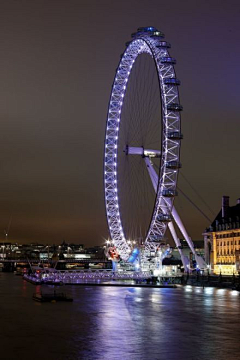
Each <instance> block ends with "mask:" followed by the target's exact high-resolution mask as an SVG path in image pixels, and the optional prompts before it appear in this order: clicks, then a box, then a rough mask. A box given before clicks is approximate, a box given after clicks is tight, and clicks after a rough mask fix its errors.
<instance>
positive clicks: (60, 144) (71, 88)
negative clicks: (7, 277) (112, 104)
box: [0, 0, 240, 246]
mask: <svg viewBox="0 0 240 360" xmlns="http://www.w3.org/2000/svg"><path fill="white" fill-rule="evenodd" d="M239 19H240V3H239V1H237V0H236V1H232V0H230V1H224V2H220V1H211V0H209V1H199V2H195V1H192V2H190V1H179V0H178V1H176V0H172V1H169V2H166V1H160V0H158V1H156V0H151V1H142V0H131V1H124V0H123V1H114V0H112V1H105V0H101V1H99V0H98V1H97V0H95V1H91V0H88V1H82V0H79V1H71V0H68V1H67V0H65V1H61V0H59V1H53V0H48V1H10V0H9V1H2V2H1V5H0V43H1V56H0V84H1V96H0V103H1V106H0V117H1V121H0V167H1V176H0V241H3V240H4V230H5V229H6V228H7V227H8V223H9V219H10V218H11V217H12V221H11V227H10V232H9V240H11V241H19V242H30V241H38V242H43V243H54V242H55V243H57V242H60V241H62V240H63V239H65V241H67V242H75V243H78V242H79V243H85V245H86V246H88V245H92V244H101V243H102V241H103V237H107V236H108V231H107V225H106V219H105V209H104V200H103V172H102V157H103V140H104V132H105V120H106V114H107V105H108V100H109V95H110V90H111V86H112V81H113V78H114V73H115V69H116V67H117V64H118V61H119V56H120V54H121V53H122V52H123V50H124V48H125V42H126V41H127V40H129V39H130V35H131V33H132V32H134V31H135V30H136V29H137V28H138V27H140V26H147V25H152V26H155V27H157V28H158V29H159V30H161V31H163V32H164V33H165V35H166V40H167V41H169V42H170V43H171V44H172V49H171V54H172V56H173V57H175V58H176V59H177V61H178V62H177V65H176V71H177V76H178V78H179V79H180V80H181V84H182V85H181V87H180V97H181V103H182V105H183V106H184V111H183V113H182V132H183V134H184V141H183V142H182V152H181V162H182V164H183V169H182V172H183V174H184V176H186V177H187V179H188V180H189V181H190V183H191V184H192V185H193V186H194V188H195V189H196V190H197V192H198V193H199V194H200V195H201V196H202V198H204V199H205V201H206V202H207V203H208V204H209V206H210V207H211V208H212V209H213V212H214V213H215V214H217V212H218V211H219V208H220V206H221V197H222V195H229V196H230V203H231V204H235V201H236V199H237V198H238V197H240V188H239V175H240V174H239V172H240V171H239V151H240V142H239V103H240V102H239V83H240V71H239V63H240V50H239V44H240V23H239ZM179 186H180V187H181V189H183V190H184V192H186V193H187V194H188V196H189V197H191V199H192V200H193V201H194V202H196V204H197V205H198V206H199V207H201V208H202V209H203V210H204V212H206V214H207V215H208V216H209V217H210V218H211V219H212V218H213V217H214V216H213V215H212V214H211V213H210V212H209V210H208V209H207V208H206V206H205V205H204V204H203V203H201V201H200V199H199V198H198V197H197V196H196V194H194V192H193V191H192V189H191V188H190V187H189V186H188V185H187V183H186V182H185V181H184V180H183V178H181V176H180V177H179ZM176 207H177V209H178V210H179V213H180V214H181V217H182V219H183V221H184V223H185V225H186V227H187V229H188V231H189V234H190V236H192V238H193V239H200V238H201V233H202V232H203V231H204V229H205V227H206V226H208V225H209V223H208V221H206V220H205V219H204V218H203V217H202V216H201V214H200V213H199V212H197V211H196V210H195V209H194V208H193V207H192V206H191V205H190V204H189V203H188V202H187V201H186V200H185V199H184V198H183V197H182V196H179V198H178V199H177V200H176Z"/></svg>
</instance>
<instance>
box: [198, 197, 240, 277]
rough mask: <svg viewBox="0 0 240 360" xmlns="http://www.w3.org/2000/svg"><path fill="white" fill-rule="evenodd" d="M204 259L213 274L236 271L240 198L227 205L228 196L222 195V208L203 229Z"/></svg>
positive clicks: (239, 249)
mask: <svg viewBox="0 0 240 360" xmlns="http://www.w3.org/2000/svg"><path fill="white" fill-rule="evenodd" d="M203 235H204V248H205V261H206V263H207V264H208V265H209V268H210V269H211V270H212V271H213V273H215V274H220V273H221V274H222V275H230V274H233V273H238V272H239V271H240V267H239V251H240V199H238V200H237V204H236V205H235V206H229V196H223V197H222V209H221V210H220V211H219V213H218V215H217V216H216V218H215V219H214V221H213V223H212V224H211V225H210V227H209V228H207V229H206V230H205V233H204V234H203Z"/></svg>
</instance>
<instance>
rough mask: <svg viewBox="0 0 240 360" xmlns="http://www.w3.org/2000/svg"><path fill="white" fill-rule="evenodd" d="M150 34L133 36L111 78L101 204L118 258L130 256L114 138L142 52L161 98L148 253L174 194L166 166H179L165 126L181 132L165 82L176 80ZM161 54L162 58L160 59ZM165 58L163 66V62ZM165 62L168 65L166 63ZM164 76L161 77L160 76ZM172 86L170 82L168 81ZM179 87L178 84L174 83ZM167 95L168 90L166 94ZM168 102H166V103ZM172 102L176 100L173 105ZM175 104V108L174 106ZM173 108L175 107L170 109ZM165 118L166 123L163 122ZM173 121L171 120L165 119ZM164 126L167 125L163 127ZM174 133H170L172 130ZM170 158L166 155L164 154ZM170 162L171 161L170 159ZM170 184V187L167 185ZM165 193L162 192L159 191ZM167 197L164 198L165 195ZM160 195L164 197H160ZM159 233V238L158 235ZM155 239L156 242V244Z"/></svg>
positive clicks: (173, 173)
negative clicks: (158, 157) (150, 64)
mask: <svg viewBox="0 0 240 360" xmlns="http://www.w3.org/2000/svg"><path fill="white" fill-rule="evenodd" d="M151 34H152V33H150V34H146V33H145V32H143V33H141V32H140V34H139V35H137V36H134V39H133V40H132V41H131V42H129V43H128V44H127V47H126V50H125V51H124V53H123V54H122V56H121V59H120V62H119V65H118V67H117V70H116V75H115V77H114V81H113V86H112V91H111V95H110V101H109V106H108V117H107V126H106V133H105V151H104V187H105V205H106V213H107V220H108V226H109V231H110V234H111V238H112V240H113V241H114V242H115V244H116V246H117V248H118V250H119V253H120V255H121V256H122V258H123V259H124V258H125V259H127V257H128V254H129V253H130V251H131V250H130V247H129V245H128V243H127V240H126V238H125V234H124V229H123V226H122V221H121V214H120V207H119V199H118V186H117V172H118V169H117V165H118V159H117V155H118V154H117V151H118V137H119V125H120V122H121V111H122V106H123V102H124V97H125V93H126V89H127V83H128V80H129V76H130V73H131V70H132V67H133V66H134V62H135V60H136V59H137V58H138V56H139V55H141V54H142V53H147V54H149V55H150V56H151V57H152V58H153V60H154V62H155V66H156V70H157V76H158V82H159V90H160V97H161V115H162V116H161V123H162V142H161V146H162V153H161V167H160V169H159V178H158V188H157V193H156V199H155V203H154V208H153V214H152V218H151V221H150V224H149V229H148V233H147V236H146V239H145V248H147V249H148V250H150V251H151V250H155V249H156V244H158V243H159V238H160V235H162V236H163V235H164V233H165V230H166V222H165V221H162V220H159V219H160V218H159V215H160V214H167V215H169V216H170V212H171V208H172V206H173V200H174V197H175V194H176V186H177V173H178V171H176V170H174V171H172V170H173V169H172V170H171V169H170V170H168V171H167V166H166V164H167V163H169V159H170V162H171V161H172V162H173V161H175V163H179V158H180V141H179V140H180V139H177V140H176V139H175V140H171V139H170V138H169V131H166V129H168V125H169V124H170V125H171V124H174V122H175V126H173V125H171V126H172V127H171V126H170V129H171V130H175V132H177V131H178V132H179V136H180V130H181V125H180V123H181V121H180V120H181V119H180V113H179V109H180V105H179V104H178V103H179V94H178V88H177V86H175V85H176V84H171V81H170V80H169V79H172V80H174V79H176V75H175V69H174V63H171V64H170V62H171V59H172V58H171V57H170V55H169V53H168V50H167V48H166V49H164V50H163V49H162V51H161V49H159V48H158V47H157V46H158V45H159V39H155V38H153V37H152V36H151ZM163 55H165V57H164V56H163ZM163 58H165V64H164V62H163V60H162V59H163ZM166 59H170V60H168V61H169V62H167V60H166ZM164 74H165V75H164ZM164 79H168V83H170V86H171V85H172V90H173V89H174V91H172V95H170V96H169V93H168V94H167V93H166V89H168V90H169V87H168V85H167V81H165V83H166V84H165V83H164ZM172 83H173V81H172ZM178 85H179V84H178ZM170 93H171V91H170ZM169 99H170V100H169ZM174 99H177V101H178V103H176V100H175V102H174ZM176 105H179V109H177V106H176ZM174 106H175V108H174ZM166 119H167V121H166ZM169 119H173V120H171V121H170V120H169ZM165 122H166V123H167V125H166V124H165ZM173 132H174V131H173ZM169 153H170V154H171V155H168V154H169ZM171 159H173V160H171ZM166 179H167V180H166ZM169 182H170V186H169ZM163 191H165V193H164V192H163ZM166 191H168V193H169V195H171V196H166V195H167V192H166ZM163 194H165V195H164V196H163ZM159 234H160V235H159ZM156 236H158V239H157V241H156V238H155V237H156Z"/></svg>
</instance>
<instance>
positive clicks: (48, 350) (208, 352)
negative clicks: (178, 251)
mask: <svg viewBox="0 0 240 360" xmlns="http://www.w3.org/2000/svg"><path fill="white" fill-rule="evenodd" d="M42 290H43V291H46V292H53V287H47V286H46V287H44V288H42ZM35 291H41V288H40V287H39V286H38V287H35V286H33V285H31V284H29V283H26V282H25V281H23V280H22V279H21V278H20V277H17V276H14V275H13V274H4V273H0V309H1V327H0V339H1V350H0V351H1V352H0V358H1V359H31V360H32V359H34V360H38V359H44V360H47V359H53V360H55V359H56V360H65V359H69V360H72V359H74V360H75V359H84V360H85V359H87V360H88V359H89V360H91V359H96V360H97V359H106V360H123V359H133V360H144V359H157V360H158V359H160V360H161V359H163V360H165V359H166V360H175V359H176V360H181V359H186V360H191V359H194V360H209V359H211V360H214V359H219V360H225V359H229V360H235V359H238V358H239V345H238V343H239V339H238V337H239V315H240V307H239V293H238V292H237V291H229V290H223V289H214V288H205V289H202V288H200V287H191V286H186V287H183V288H181V287H179V288H177V289H154V288H153V289H146V288H119V287H91V286H86V287H82V286H66V287H64V288H63V287H60V288H59V291H65V292H67V293H68V294H69V295H71V296H72V297H73V298H74V302H73V303H45V304H41V303H36V302H34V301H33V300H32V294H33V292H35ZM3 354H4V356H3Z"/></svg>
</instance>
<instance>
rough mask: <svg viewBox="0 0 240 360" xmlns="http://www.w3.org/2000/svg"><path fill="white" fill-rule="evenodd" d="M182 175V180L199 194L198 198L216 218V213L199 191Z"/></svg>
mask: <svg viewBox="0 0 240 360" xmlns="http://www.w3.org/2000/svg"><path fill="white" fill-rule="evenodd" d="M180 175H181V176H182V178H183V179H184V180H185V181H186V182H187V184H188V185H189V186H190V187H191V189H192V190H193V191H194V192H195V193H196V194H197V196H198V197H199V198H200V199H201V200H202V202H203V203H204V204H205V205H206V207H207V208H208V210H209V211H210V212H211V213H212V215H214V216H215V213H214V211H213V210H212V209H211V208H210V206H209V205H208V204H207V202H206V201H205V200H204V199H203V198H202V196H201V195H200V194H199V193H198V192H197V190H196V189H195V188H194V187H193V186H192V184H191V183H190V181H189V180H188V179H187V178H186V176H185V175H183V173H182V171H181V172H180Z"/></svg>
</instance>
